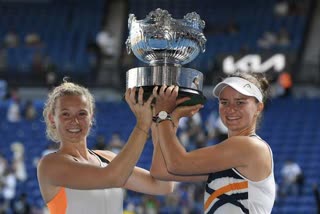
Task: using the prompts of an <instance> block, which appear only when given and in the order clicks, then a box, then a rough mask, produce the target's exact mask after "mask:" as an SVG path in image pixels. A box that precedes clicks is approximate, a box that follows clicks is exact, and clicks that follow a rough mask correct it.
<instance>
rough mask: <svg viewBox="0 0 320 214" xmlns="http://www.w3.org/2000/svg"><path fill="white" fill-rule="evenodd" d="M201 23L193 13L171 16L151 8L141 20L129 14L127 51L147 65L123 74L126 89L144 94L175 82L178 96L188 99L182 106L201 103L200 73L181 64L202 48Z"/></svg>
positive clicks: (201, 78)
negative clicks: (141, 91) (156, 87)
mask: <svg viewBox="0 0 320 214" xmlns="http://www.w3.org/2000/svg"><path fill="white" fill-rule="evenodd" d="M204 26H205V22H204V21H203V20H201V19H200V16H199V15H198V14H197V13H195V12H192V13H188V14H186V15H185V16H184V19H178V20H177V19H174V18H172V17H171V14H169V13H168V11H166V10H162V9H159V8H158V9H156V10H155V11H151V12H150V13H149V14H148V15H147V17H146V18H145V19H143V20H136V17H135V15H134V14H130V15H129V20H128V27H129V37H128V39H127V41H126V45H127V51H128V53H129V54H130V53H131V51H132V52H133V53H134V55H135V56H136V57H137V58H138V59H139V60H141V61H142V62H145V63H147V64H148V65H149V66H148V67H137V68H132V69H130V70H129V71H127V73H126V88H132V87H143V89H144V91H145V93H144V94H145V97H148V96H149V95H150V93H152V89H153V88H154V86H156V85H157V86H161V85H164V84H165V85H168V86H169V85H178V86H179V96H180V97H184V96H188V97H190V98H191V99H190V100H188V101H186V102H185V103H183V105H194V104H199V103H201V104H203V103H204V102H205V100H206V98H205V96H204V95H203V94H202V86H203V74H202V73H201V72H199V71H197V70H195V69H191V68H184V67H182V65H184V64H187V63H189V62H191V61H192V60H193V59H194V58H196V57H197V55H198V54H199V53H200V51H201V52H204V51H205V43H206V41H207V40H206V38H205V36H204V35H203V32H202V30H203V28H204Z"/></svg>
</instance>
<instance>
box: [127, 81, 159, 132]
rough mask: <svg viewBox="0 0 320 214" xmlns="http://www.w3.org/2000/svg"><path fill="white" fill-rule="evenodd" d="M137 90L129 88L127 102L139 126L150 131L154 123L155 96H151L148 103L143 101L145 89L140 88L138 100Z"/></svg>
mask: <svg viewBox="0 0 320 214" xmlns="http://www.w3.org/2000/svg"><path fill="white" fill-rule="evenodd" d="M136 90H137V88H136V87H134V88H128V89H127V91H126V94H125V99H126V102H127V103H128V105H129V107H130V109H131V111H132V112H133V114H134V115H135V117H136V119H137V125H138V126H139V127H140V128H142V129H144V130H146V131H148V130H149V128H150V126H151V123H152V108H151V103H152V100H153V98H154V96H153V95H152V94H151V95H150V97H149V98H148V100H147V101H145V102H144V100H143V92H144V91H143V88H142V87H140V88H139V92H138V100H137V99H136Z"/></svg>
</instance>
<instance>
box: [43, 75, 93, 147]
mask: <svg viewBox="0 0 320 214" xmlns="http://www.w3.org/2000/svg"><path fill="white" fill-rule="evenodd" d="M70 95H71V96H72V95H76V96H82V95H83V96H85V97H86V99H87V100H88V101H89V110H90V113H91V114H92V115H93V113H94V110H95V101H94V97H93V96H92V94H91V93H90V92H89V90H88V89H87V88H85V87H83V86H80V85H77V84H75V83H72V82H67V80H66V79H64V80H63V83H62V84H61V85H59V86H57V87H55V88H54V89H53V90H52V91H51V92H50V93H49V95H48V98H47V101H46V103H45V106H44V109H43V118H44V120H45V123H46V135H47V137H48V138H49V139H50V140H52V141H54V142H59V141H60V140H59V137H58V135H57V132H56V128H55V127H54V126H53V125H52V124H51V122H50V120H49V115H50V114H52V115H54V114H55V105H56V101H57V99H58V98H60V97H63V96H70Z"/></svg>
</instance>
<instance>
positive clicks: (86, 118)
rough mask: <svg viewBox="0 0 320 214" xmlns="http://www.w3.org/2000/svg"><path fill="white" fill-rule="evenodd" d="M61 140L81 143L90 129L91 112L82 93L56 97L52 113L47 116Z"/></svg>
mask: <svg viewBox="0 0 320 214" xmlns="http://www.w3.org/2000/svg"><path fill="white" fill-rule="evenodd" d="M49 118H50V121H51V123H52V124H54V125H55V127H56V132H57V135H58V137H59V139H60V141H61V142H71V143H81V142H85V141H86V137H87V135H88V133H89V131H90V127H91V121H92V112H91V111H90V106H89V102H88V100H87V99H86V97H85V96H84V95H66V96H62V97H59V98H57V100H56V103H55V107H54V113H53V114H50V116H49Z"/></svg>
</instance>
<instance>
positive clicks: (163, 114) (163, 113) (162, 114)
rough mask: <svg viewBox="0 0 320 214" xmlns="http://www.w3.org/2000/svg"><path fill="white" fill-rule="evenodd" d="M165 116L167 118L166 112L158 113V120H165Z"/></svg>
mask: <svg viewBox="0 0 320 214" xmlns="http://www.w3.org/2000/svg"><path fill="white" fill-rule="evenodd" d="M167 116H168V113H167V112H165V111H160V112H159V118H160V119H162V120H163V119H166V118H167Z"/></svg>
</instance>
